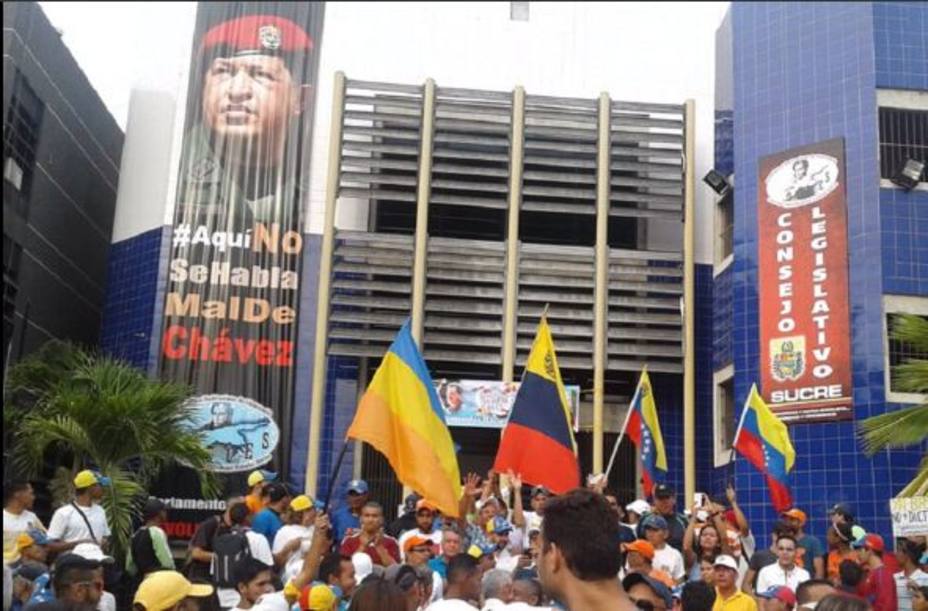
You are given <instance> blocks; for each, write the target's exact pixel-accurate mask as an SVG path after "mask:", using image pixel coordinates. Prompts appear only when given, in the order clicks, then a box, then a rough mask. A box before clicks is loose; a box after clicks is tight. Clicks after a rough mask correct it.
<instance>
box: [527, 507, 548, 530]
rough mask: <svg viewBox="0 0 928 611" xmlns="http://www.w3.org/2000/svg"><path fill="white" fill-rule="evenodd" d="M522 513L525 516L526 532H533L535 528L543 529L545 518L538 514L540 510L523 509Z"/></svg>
mask: <svg viewBox="0 0 928 611" xmlns="http://www.w3.org/2000/svg"><path fill="white" fill-rule="evenodd" d="M522 515H523V516H525V532H526V533H529V532H532V531H533V530H541V523H542V521H544V518H543V517H542V516H540V515H538V512H535V511H523V512H522Z"/></svg>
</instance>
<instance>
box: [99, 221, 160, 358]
mask: <svg viewBox="0 0 928 611" xmlns="http://www.w3.org/2000/svg"><path fill="white" fill-rule="evenodd" d="M165 231H166V229H163V228H160V227H159V228H157V229H152V230H150V231H146V232H145V233H141V234H139V235H137V236H134V237H132V238H129V239H127V240H123V241H122V242H117V243H115V244H112V245H111V246H110V255H109V261H108V264H107V280H106V282H107V287H106V302H105V304H104V307H103V325H102V330H101V332H100V347H101V348H102V349H103V351H104V352H105V353H107V354H109V355H111V356H113V357H116V358H120V359H123V360H125V361H128V362H129V363H131V364H132V365H134V366H136V367H138V368H140V369H145V370H146V371H151V367H152V364H153V363H152V359H153V358H154V356H155V355H157V351H155V352H154V354H153V353H152V349H151V347H152V336H153V335H157V329H156V328H155V324H154V323H155V321H158V325H159V326H158V328H160V316H156V314H157V312H156V310H158V308H156V307H155V306H156V303H160V302H161V301H163V299H164V293H163V291H159V282H158V270H159V267H160V261H161V246H162V241H163V240H162V235H163V233H164V232H165ZM159 296H160V297H159ZM156 346H157V344H156Z"/></svg>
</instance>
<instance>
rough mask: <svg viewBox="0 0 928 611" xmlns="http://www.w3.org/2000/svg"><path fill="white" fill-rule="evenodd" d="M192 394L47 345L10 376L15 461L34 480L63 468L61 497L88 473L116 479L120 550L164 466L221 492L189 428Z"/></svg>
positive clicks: (56, 485)
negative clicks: (48, 469)
mask: <svg viewBox="0 0 928 611" xmlns="http://www.w3.org/2000/svg"><path fill="white" fill-rule="evenodd" d="M188 396H189V391H188V389H187V388H186V387H184V386H180V385H177V384H171V383H165V382H159V381H156V380H151V379H149V378H148V377H146V376H145V374H144V372H142V371H139V370H138V369H135V368H133V367H132V366H130V365H128V364H126V363H123V362H120V361H116V360H113V359H110V358H106V357H102V356H98V355H94V354H91V353H88V352H86V351H83V350H81V349H80V348H77V347H75V346H73V345H70V344H61V343H58V342H56V343H54V344H46V346H45V347H43V349H42V350H40V351H39V352H38V353H36V354H35V355H34V356H32V357H30V358H27V359H25V360H24V361H22V362H21V363H19V364H17V365H15V366H14V367H13V368H12V369H11V371H10V377H9V384H8V386H7V393H6V401H5V404H4V415H5V417H6V413H7V410H10V412H11V413H16V414H17V415H18V417H17V418H16V422H15V425H14V427H15V434H14V445H15V447H14V451H13V459H14V464H15V465H16V467H17V468H18V469H19V470H20V471H21V472H22V473H23V474H24V475H28V476H31V477H35V476H37V475H39V474H40V473H41V472H42V471H43V468H45V466H46V465H48V464H49V463H51V464H53V465H57V466H58V468H57V471H56V474H55V477H54V478H52V482H51V483H50V487H51V489H52V491H53V495H54V496H55V497H56V499H57V500H58V501H62V500H63V499H62V498H61V496H65V497H67V496H69V495H70V480H71V479H72V478H73V476H74V475H75V474H76V473H77V472H78V471H79V470H81V469H83V468H87V467H93V468H96V469H98V470H99V471H101V472H102V473H103V474H104V475H106V476H107V477H109V478H110V479H111V480H112V482H113V485H112V487H111V488H108V489H107V490H106V495H105V496H104V498H103V501H102V502H103V506H104V509H105V510H106V512H107V517H108V519H109V521H110V527H111V529H112V531H113V543H114V548H115V549H114V551H116V553H120V552H121V551H123V550H125V549H126V545H127V543H128V540H129V537H130V536H131V528H132V520H133V518H134V517H135V516H136V515H137V514H138V512H139V508H140V505H141V503H142V502H143V501H144V498H145V494H146V488H147V486H148V485H149V484H150V482H151V481H152V479H153V478H154V477H155V476H157V474H158V473H159V472H160V471H161V470H162V469H164V468H165V467H167V466H169V465H172V464H176V463H178V462H181V461H182V462H183V463H184V464H186V465H189V466H191V467H192V468H194V469H195V470H196V471H197V472H198V473H199V475H200V482H201V485H202V486H203V489H204V493H207V494H210V493H214V492H215V491H216V490H217V482H216V479H215V477H214V476H213V475H212V474H211V473H210V471H209V470H208V466H209V463H210V454H209V451H208V450H207V449H206V448H205V447H204V446H203V444H202V442H201V440H200V437H199V436H198V435H197V434H195V433H190V432H188V430H187V428H186V427H185V424H186V420H187V415H186V412H185V410H184V408H183V403H184V401H185V400H186V399H187V397H188ZM5 419H6V418H5ZM65 491H67V492H65Z"/></svg>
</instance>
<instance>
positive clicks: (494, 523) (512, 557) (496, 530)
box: [486, 516, 519, 573]
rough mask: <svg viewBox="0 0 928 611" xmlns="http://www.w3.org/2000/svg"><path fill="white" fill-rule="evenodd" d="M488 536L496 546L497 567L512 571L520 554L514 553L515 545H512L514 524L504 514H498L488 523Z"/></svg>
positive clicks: (494, 555)
mask: <svg viewBox="0 0 928 611" xmlns="http://www.w3.org/2000/svg"><path fill="white" fill-rule="evenodd" d="M486 530H487V538H488V539H489V540H490V543H491V544H492V545H493V546H494V548H495V551H494V552H493V558H494V559H495V560H496V565H495V566H496V568H498V569H503V570H504V571H506V572H508V573H511V572H513V571H514V570H515V569H516V566H517V565H518V564H519V555H518V554H517V553H513V546H512V545H510V541H509V535H510V533H512V524H510V523H509V520H507V519H506V518H504V517H502V516H496V517H495V518H493V519H492V520H490V521H489V522H487V524H486Z"/></svg>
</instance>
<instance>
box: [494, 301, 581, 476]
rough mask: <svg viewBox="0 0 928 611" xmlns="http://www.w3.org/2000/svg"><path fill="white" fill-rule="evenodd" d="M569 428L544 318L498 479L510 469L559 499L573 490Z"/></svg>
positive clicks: (503, 443)
mask: <svg viewBox="0 0 928 611" xmlns="http://www.w3.org/2000/svg"><path fill="white" fill-rule="evenodd" d="M570 422H571V418H570V408H569V407H568V403H567V393H566V392H565V391H564V382H563V381H562V380H561V372H560V370H559V369H558V366H557V356H556V355H555V353H554V340H553V339H551V329H550V328H549V327H548V321H547V319H546V318H545V317H544V316H542V317H541V322H540V323H538V333H537V334H536V335H535V341H534V342H533V343H532V350H531V352H529V355H528V362H527V363H526V364H525V373H523V374H522V384H521V385H520V386H519V392H518V394H517V395H516V399H515V402H514V403H513V405H512V413H511V414H510V416H509V422H508V423H507V424H506V428H505V429H503V437H502V439H501V440H500V443H499V450H498V451H497V453H496V461H495V463H494V465H493V468H494V469H495V470H496V472H497V473H505V472H506V471H507V470H509V469H512V471H513V472H514V473H520V474H521V475H522V480H523V481H524V482H526V483H529V484H535V485H539V486H546V487H547V488H548V489H550V490H552V491H553V492H555V493H557V494H561V493H564V492H567V491H568V490H570V489H572V488H576V487H577V486H579V485H580V465H579V463H578V462H577V445H576V442H574V435H573V430H572V429H571V424H570Z"/></svg>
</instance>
